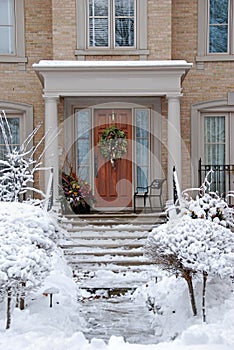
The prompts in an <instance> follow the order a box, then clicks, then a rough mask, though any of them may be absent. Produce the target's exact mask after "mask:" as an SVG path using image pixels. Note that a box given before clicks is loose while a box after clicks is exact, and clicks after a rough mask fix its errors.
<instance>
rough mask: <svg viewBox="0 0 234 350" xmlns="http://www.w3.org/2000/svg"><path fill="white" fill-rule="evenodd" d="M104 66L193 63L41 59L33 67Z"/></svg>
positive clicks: (185, 65) (182, 63)
mask: <svg viewBox="0 0 234 350" xmlns="http://www.w3.org/2000/svg"><path fill="white" fill-rule="evenodd" d="M60 67H61V68H102V67H106V68H108V67H116V68H117V67H133V68H134V67H135V68H140V67H145V68H146V67H155V68H157V67H158V68H160V67H168V68H169V67H171V68H172V67H177V68H180V67H181V68H191V67H192V63H188V62H187V61H185V60H165V61H63V60H58V61H56V60H41V61H39V63H34V64H33V68H60Z"/></svg>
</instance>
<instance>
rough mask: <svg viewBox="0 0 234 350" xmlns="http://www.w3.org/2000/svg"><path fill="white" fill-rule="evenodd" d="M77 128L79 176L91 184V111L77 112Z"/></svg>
mask: <svg viewBox="0 0 234 350" xmlns="http://www.w3.org/2000/svg"><path fill="white" fill-rule="evenodd" d="M75 115H76V123H77V127H76V128H75V129H76V130H77V150H76V152H77V167H78V169H77V174H78V176H79V177H80V178H82V179H83V180H86V181H88V182H90V144H91V140H90V136H91V135H90V130H91V125H90V123H91V120H90V110H76V112H75Z"/></svg>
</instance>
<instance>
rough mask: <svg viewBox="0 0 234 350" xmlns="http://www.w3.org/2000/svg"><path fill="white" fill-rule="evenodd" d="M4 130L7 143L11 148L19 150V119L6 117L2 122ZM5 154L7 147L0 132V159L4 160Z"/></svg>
mask: <svg viewBox="0 0 234 350" xmlns="http://www.w3.org/2000/svg"><path fill="white" fill-rule="evenodd" d="M2 122H3V125H4V129H5V131H6V137H7V140H8V143H9V145H10V146H12V147H13V148H19V146H20V118H19V117H12V118H10V117H7V122H6V120H4V119H3V120H2ZM8 127H9V129H10V131H9V129H8ZM6 154H7V146H6V144H5V141H4V137H3V135H2V131H1V130H0V159H2V160H5V155H6Z"/></svg>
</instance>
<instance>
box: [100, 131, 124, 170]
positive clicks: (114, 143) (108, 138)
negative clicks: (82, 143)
mask: <svg viewBox="0 0 234 350" xmlns="http://www.w3.org/2000/svg"><path fill="white" fill-rule="evenodd" d="M98 146H99V147H100V151H101V154H102V155H103V157H104V158H105V159H108V160H110V161H111V165H112V166H114V164H115V163H114V161H115V160H117V159H121V158H122V157H123V155H124V154H125V153H127V146H128V142H127V140H126V134H125V132H124V131H123V130H120V129H118V128H117V127H116V126H111V127H109V128H106V129H105V130H104V131H103V133H102V135H101V138H100V141H99V144H98Z"/></svg>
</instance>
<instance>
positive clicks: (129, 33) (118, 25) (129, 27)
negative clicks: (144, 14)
mask: <svg viewBox="0 0 234 350" xmlns="http://www.w3.org/2000/svg"><path fill="white" fill-rule="evenodd" d="M115 45H116V46H134V19H130V18H118V19H116V20H115Z"/></svg>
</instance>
